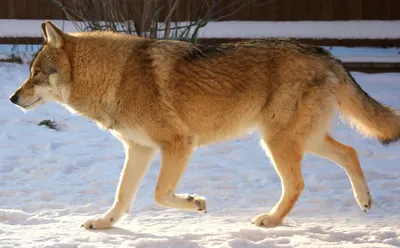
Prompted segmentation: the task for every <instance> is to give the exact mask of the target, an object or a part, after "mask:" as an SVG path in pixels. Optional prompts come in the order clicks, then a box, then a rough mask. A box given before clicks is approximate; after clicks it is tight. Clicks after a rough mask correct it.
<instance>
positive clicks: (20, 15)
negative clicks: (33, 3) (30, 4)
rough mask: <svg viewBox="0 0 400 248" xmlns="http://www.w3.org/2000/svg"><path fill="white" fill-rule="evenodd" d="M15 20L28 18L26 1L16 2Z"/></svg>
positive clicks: (17, 0)
mask: <svg viewBox="0 0 400 248" xmlns="http://www.w3.org/2000/svg"><path fill="white" fill-rule="evenodd" d="M13 8H14V17H13V18H14V19H24V18H25V16H26V7H25V0H14V1H13Z"/></svg>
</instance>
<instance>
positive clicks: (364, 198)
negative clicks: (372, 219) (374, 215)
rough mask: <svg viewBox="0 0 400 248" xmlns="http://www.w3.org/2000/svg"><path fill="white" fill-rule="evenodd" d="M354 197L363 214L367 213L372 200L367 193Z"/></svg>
mask: <svg viewBox="0 0 400 248" xmlns="http://www.w3.org/2000/svg"><path fill="white" fill-rule="evenodd" d="M355 197H356V200H357V203H358V205H359V206H360V208H361V209H362V210H363V211H364V212H367V210H369V209H370V208H371V206H372V203H373V200H372V196H371V193H370V192H369V191H368V192H367V193H364V194H356V195H355Z"/></svg>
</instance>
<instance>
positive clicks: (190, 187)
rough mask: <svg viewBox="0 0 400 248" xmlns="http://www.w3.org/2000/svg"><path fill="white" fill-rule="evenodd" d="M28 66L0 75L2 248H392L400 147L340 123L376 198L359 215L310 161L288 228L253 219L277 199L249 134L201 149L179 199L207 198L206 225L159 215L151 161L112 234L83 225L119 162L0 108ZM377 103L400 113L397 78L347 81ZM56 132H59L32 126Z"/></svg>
mask: <svg viewBox="0 0 400 248" xmlns="http://www.w3.org/2000/svg"><path fill="white" fill-rule="evenodd" d="M27 75H28V65H14V64H6V63H0V85H1V87H0V247H2V248H6V247H82V248H83V247H151V248H156V247H157V248H158V247H162V248H164V247H177V248H187V247H190V248H197V247H217V248H218V247H221V248H222V247H234V248H238V247H251V248H253V247H254V248H255V247H400V238H399V237H400V208H399V204H400V167H399V164H400V145H399V144H396V145H393V146H390V147H387V148H385V147H383V146H381V145H380V144H379V143H378V142H377V141H374V140H366V139H363V138H362V137H361V136H360V135H358V134H357V133H356V132H355V131H353V130H351V129H350V128H349V127H347V126H346V125H344V124H341V123H340V122H339V121H338V120H337V119H336V120H335V121H334V123H333V126H334V129H333V136H334V137H336V138H337V139H338V140H340V141H342V142H344V143H346V144H349V145H352V146H354V147H355V148H356V149H357V150H358V152H359V156H360V161H361V163H362V167H363V169H364V172H365V176H366V178H367V180H368V183H369V186H370V189H371V193H372V195H373V197H374V201H375V202H374V205H373V207H372V209H371V210H370V211H369V212H367V214H364V213H363V212H362V211H361V210H360V209H359V207H358V206H357V204H356V201H355V199H354V198H353V193H352V191H351V185H350V182H349V180H348V178H347V176H346V174H345V173H344V171H343V170H342V169H341V168H339V167H338V166H336V165H335V164H333V163H332V162H330V161H327V160H323V159H320V158H317V157H314V156H310V155H307V156H306V157H305V159H304V162H303V174H304V178H305V183H306V189H305V191H304V192H303V194H302V196H301V198H300V200H299V201H298V203H297V205H296V206H295V208H294V210H293V211H292V213H291V214H290V215H289V216H288V218H287V219H286V221H285V222H284V224H283V225H282V226H280V227H277V228H272V229H267V228H258V227H254V226H252V225H251V223H250V218H251V217H253V216H254V215H256V214H259V213H261V212H265V211H267V210H269V209H270V208H271V207H272V206H273V205H274V204H275V203H276V201H277V200H278V199H279V196H280V182H279V178H278V176H277V174H276V173H275V171H274V169H273V168H272V166H271V163H270V162H269V160H268V159H267V158H266V156H265V155H264V153H263V151H262V149H261V148H260V147H259V145H258V140H257V134H249V135H246V136H244V137H242V138H240V139H237V140H233V141H230V142H226V143H222V144H218V145H213V146H210V147H207V148H201V149H199V150H198V151H197V152H196V153H195V155H194V156H193V158H192V160H191V161H190V165H189V169H188V170H187V172H186V173H185V175H184V177H183V179H182V182H181V184H180V186H179V190H178V191H179V192H180V193H197V194H199V195H203V196H206V197H207V200H208V202H207V204H208V213H207V214H197V213H188V212H184V211H178V210H171V209H164V208H161V207H158V206H157V205H156V204H155V203H154V201H153V191H154V188H155V180H156V178H157V175H158V170H159V162H160V160H159V154H157V157H156V158H155V159H154V161H153V163H152V166H151V168H150V170H149V172H148V174H147V175H146V177H145V179H144V181H143V183H142V185H141V187H140V189H139V192H138V195H137V197H136V201H135V203H134V204H133V207H132V210H131V212H130V214H128V215H127V216H126V217H125V218H124V219H122V220H121V221H120V222H118V223H117V225H116V227H114V228H113V229H111V230H103V231H88V230H84V229H82V228H80V225H81V224H82V223H83V222H84V221H85V220H87V219H88V218H91V217H93V215H99V214H102V213H103V212H104V211H105V210H107V209H108V207H110V205H111V204H112V202H113V198H114V192H115V189H116V186H117V182H118V177H119V173H120V171H121V168H122V163H123V159H124V154H123V150H122V146H121V145H120V144H119V142H118V141H117V140H116V139H115V138H113V137H112V136H111V135H110V134H109V133H107V132H105V131H101V130H99V129H97V127H96V125H95V124H94V123H92V122H90V121H88V120H86V119H84V118H83V117H79V116H74V115H72V114H70V113H69V112H67V111H66V110H64V109H63V108H62V107H61V106H59V105H57V104H46V105H43V106H40V107H39V108H38V109H37V110H35V111H34V112H28V113H23V112H22V111H20V110H19V109H18V108H17V107H15V106H14V105H12V104H11V103H10V102H9V100H8V97H9V96H10V95H11V94H12V92H13V91H14V90H15V89H16V88H17V87H18V86H19V85H20V84H21V83H22V81H23V80H24V79H25V78H26V77H27ZM353 76H354V77H355V78H356V80H358V82H359V83H360V85H361V86H362V87H363V88H365V89H366V90H367V91H368V92H369V93H370V94H371V95H372V96H373V97H375V98H377V99H378V100H380V101H382V102H384V103H387V104H390V105H393V106H396V107H397V108H400V74H398V73H393V74H373V75H372V74H363V73H353ZM44 119H50V120H55V121H56V122H57V123H58V124H59V127H60V129H61V130H60V131H55V130H51V129H48V128H46V127H43V126H38V125H37V123H38V122H40V121H42V120H44Z"/></svg>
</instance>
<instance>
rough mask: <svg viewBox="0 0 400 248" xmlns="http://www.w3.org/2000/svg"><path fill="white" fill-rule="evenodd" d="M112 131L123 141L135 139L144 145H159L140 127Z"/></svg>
mask: <svg viewBox="0 0 400 248" xmlns="http://www.w3.org/2000/svg"><path fill="white" fill-rule="evenodd" d="M111 133H112V134H113V135H114V136H115V137H117V138H118V139H121V140H123V141H134V142H136V143H138V144H140V145H142V146H149V147H156V146H157V145H156V144H155V143H154V142H153V141H152V140H151V138H150V137H149V136H148V135H147V134H146V133H145V132H143V131H141V130H139V129H132V128H130V129H121V130H111Z"/></svg>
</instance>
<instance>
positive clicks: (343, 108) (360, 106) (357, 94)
mask: <svg viewBox="0 0 400 248" xmlns="http://www.w3.org/2000/svg"><path fill="white" fill-rule="evenodd" d="M345 78H346V80H345V83H344V84H341V86H340V90H339V91H337V98H338V103H339V110H340V113H341V114H342V115H343V116H344V117H346V118H347V119H349V120H350V122H351V124H352V125H353V126H355V127H356V128H357V129H358V130H359V131H360V132H361V133H362V134H364V135H366V136H367V137H370V138H377V139H378V140H379V141H380V142H381V143H382V144H383V145H389V144H390V143H392V142H395V141H398V140H399V139H400V114H399V111H398V110H396V109H394V108H392V107H389V106H386V105H384V104H382V103H379V102H378V101H376V100H375V99H373V98H372V97H371V96H369V95H368V93H366V92H365V91H364V90H363V89H362V88H361V87H360V86H359V85H358V84H357V82H356V81H355V80H354V78H353V77H352V76H351V75H350V74H349V73H348V72H347V75H346V77H345Z"/></svg>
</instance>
